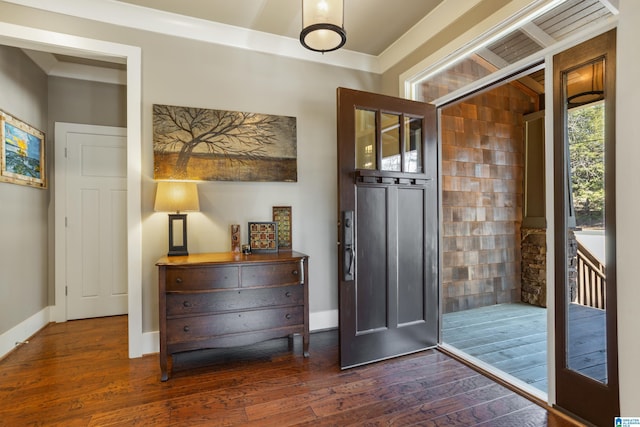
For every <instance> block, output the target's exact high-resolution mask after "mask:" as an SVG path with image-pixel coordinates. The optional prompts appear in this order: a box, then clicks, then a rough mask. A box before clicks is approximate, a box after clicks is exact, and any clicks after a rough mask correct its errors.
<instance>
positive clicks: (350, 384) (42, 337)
mask: <svg viewBox="0 0 640 427" xmlns="http://www.w3.org/2000/svg"><path fill="white" fill-rule="evenodd" d="M29 341H30V342H29V344H27V345H24V346H22V347H20V348H18V349H16V350H15V351H13V352H12V353H10V354H9V355H8V356H7V357H5V358H4V359H3V360H1V361H0V426H2V427H4V426H7V427H14V426H65V427H69V426H72V427H73V426H150V425H153V426H239V425H242V426H278V427H284V426H290V425H313V426H322V425H334V426H335V425H337V426H343V425H364V424H370V423H372V424H371V425H376V423H377V424H379V425H389V424H390V423H394V422H395V423H396V425H401V424H398V423H404V422H407V423H409V424H411V423H418V424H420V425H448V424H450V423H452V422H462V421H465V422H466V421H469V420H473V422H475V423H482V422H486V423H488V424H487V425H493V424H491V423H492V422H494V421H495V422H496V423H503V424H495V425H509V424H508V421H509V422H510V421H513V420H518V414H520V415H522V416H524V417H526V419H527V420H528V419H529V418H532V419H535V420H536V421H535V422H533V423H531V422H530V421H527V424H524V423H523V422H518V423H516V424H512V425H531V426H549V425H552V424H551V421H553V422H554V423H556V424H553V425H557V426H562V427H568V426H573V425H577V424H572V423H570V422H568V421H567V420H566V419H564V418H562V417H560V416H559V415H557V414H556V413H554V412H550V411H547V410H546V409H543V408H541V407H539V406H536V405H535V404H533V403H532V402H530V401H529V400H527V399H525V398H524V397H521V396H519V395H517V394H514V393H513V392H511V391H509V390H507V389H506V388H504V387H502V386H501V385H498V384H496V383H494V382H492V381H491V380H490V379H489V378H487V377H484V376H482V375H480V374H478V373H477V372H476V371H474V370H472V369H470V368H469V367H467V366H465V365H463V364H461V363H460V362H458V361H456V360H453V359H451V358H449V357H448V356H446V355H444V354H443V353H440V352H438V351H435V350H428V351H424V352H420V353H416V354H412V355H408V356H403V357H399V358H395V359H391V360H388V361H383V362H378V363H374V364H370V365H366V366H361V367H358V368H353V369H349V370H345V371H342V370H340V367H339V365H338V334H337V331H328V332H322V333H316V334H312V337H311V347H310V350H311V357H310V358H304V357H302V356H301V354H300V353H301V352H300V350H301V348H300V347H301V345H302V343H301V340H300V339H299V337H297V338H296V340H294V348H293V351H292V349H290V347H289V344H288V340H286V339H282V340H272V341H268V342H265V343H260V344H257V345H254V346H248V347H242V348H237V349H225V350H207V351H200V352H192V353H188V354H182V355H179V356H177V357H175V358H174V359H175V360H174V363H173V364H174V366H173V367H174V371H173V375H172V377H171V379H170V380H169V381H167V382H164V383H163V382H161V381H160V368H159V363H158V355H149V356H145V357H142V358H137V359H129V358H128V356H127V354H128V351H127V318H126V316H124V317H122V316H119V317H110V318H102V319H88V320H81V321H71V322H66V323H61V324H51V325H49V326H47V327H46V328H44V329H43V330H42V331H41V332H39V333H38V334H37V335H36V336H34V337H32V338H31V339H30V340H29ZM531 414H535V416H533V415H531ZM523 420H524V418H523V419H522V420H520V421H523ZM558 422H559V424H558Z"/></svg>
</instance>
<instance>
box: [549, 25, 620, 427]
mask: <svg viewBox="0 0 640 427" xmlns="http://www.w3.org/2000/svg"><path fill="white" fill-rule="evenodd" d="M615 37H616V33H615V30H612V31H610V32H608V33H606V34H603V35H602V36H599V37H596V38H594V39H592V40H589V41H587V42H585V43H582V44H581V45H578V46H576V47H574V48H572V49H569V50H567V51H565V52H562V53H560V54H558V55H556V56H555V57H554V63H553V66H554V93H553V96H554V150H555V152H554V169H555V177H556V178H557V179H556V181H555V183H554V193H555V194H554V201H555V206H556V209H555V214H554V222H555V286H556V289H555V306H556V401H557V405H558V406H560V407H562V408H563V409H565V410H567V411H569V412H572V413H574V414H576V415H578V416H579V417H581V418H583V419H585V420H587V421H589V422H591V423H593V424H595V425H610V424H611V423H612V420H613V418H614V417H615V416H618V415H619V413H620V408H619V396H618V365H617V359H618V356H617V325H616V316H617V314H616V254H615V241H616V232H615V62H616V60H615ZM585 233H586V234H588V235H584V234H585ZM594 243H596V244H595V245H594Z"/></svg>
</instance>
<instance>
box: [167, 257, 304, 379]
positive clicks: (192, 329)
mask: <svg viewBox="0 0 640 427" xmlns="http://www.w3.org/2000/svg"><path fill="white" fill-rule="evenodd" d="M308 263H309V257H308V256H307V255H304V254H301V253H299V252H294V251H281V252H277V253H256V254H249V255H245V254H240V253H208V254H190V255H187V256H172V257H163V258H161V259H159V260H158V262H157V263H156V265H157V266H158V278H159V303H160V304H159V306H160V319H159V320H160V369H161V372H162V377H161V379H162V381H166V380H167V379H168V378H169V371H168V357H169V356H170V355H172V354H174V353H179V352H183V351H191V350H199V349H206V348H219V347H235V346H242V345H248V344H253V343H257V342H260V341H265V340H268V339H272V338H281V337H292V336H293V334H302V343H303V344H302V348H303V354H304V356H305V357H308V355H309V270H308Z"/></svg>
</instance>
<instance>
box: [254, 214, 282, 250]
mask: <svg viewBox="0 0 640 427" xmlns="http://www.w3.org/2000/svg"><path fill="white" fill-rule="evenodd" d="M248 225H249V227H248V228H249V246H251V252H252V253H260V252H278V223H277V222H273V221H271V222H250V223H249V224H248Z"/></svg>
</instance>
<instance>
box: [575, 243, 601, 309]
mask: <svg viewBox="0 0 640 427" xmlns="http://www.w3.org/2000/svg"><path fill="white" fill-rule="evenodd" d="M577 270H578V271H577V273H578V274H577V276H578V277H577V279H578V283H577V284H576V293H577V295H576V297H575V301H576V302H577V303H578V304H581V305H586V306H588V307H594V308H600V309H605V308H606V299H607V295H606V283H607V282H606V280H607V279H606V267H605V266H604V265H603V264H602V263H601V262H600V261H599V260H598V259H597V258H596V257H595V256H593V254H592V253H591V252H589V250H588V249H587V248H585V247H584V246H582V245H581V244H580V242H578V259H577Z"/></svg>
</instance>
